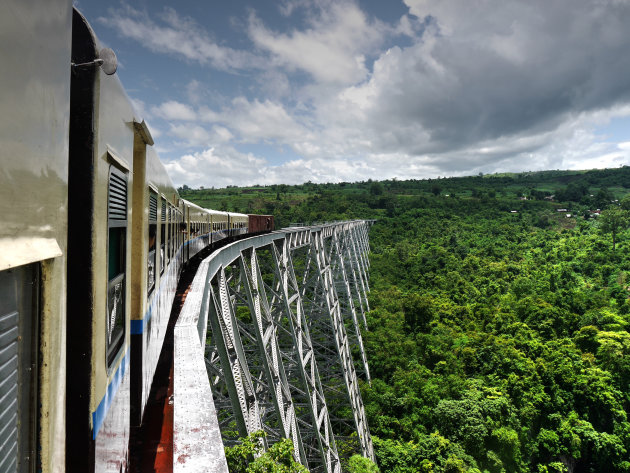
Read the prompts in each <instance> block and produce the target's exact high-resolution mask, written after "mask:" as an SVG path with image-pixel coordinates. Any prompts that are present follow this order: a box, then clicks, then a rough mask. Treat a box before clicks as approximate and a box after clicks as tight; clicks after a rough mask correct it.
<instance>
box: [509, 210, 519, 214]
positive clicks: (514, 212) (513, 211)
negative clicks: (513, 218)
mask: <svg viewBox="0 0 630 473" xmlns="http://www.w3.org/2000/svg"><path fill="white" fill-rule="evenodd" d="M510 213H511V214H517V213H518V211H516V210H510Z"/></svg>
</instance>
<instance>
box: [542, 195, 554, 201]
mask: <svg viewBox="0 0 630 473" xmlns="http://www.w3.org/2000/svg"><path fill="white" fill-rule="evenodd" d="M555 198H556V196H555V195H546V196H545V200H551V201H553V199H555Z"/></svg>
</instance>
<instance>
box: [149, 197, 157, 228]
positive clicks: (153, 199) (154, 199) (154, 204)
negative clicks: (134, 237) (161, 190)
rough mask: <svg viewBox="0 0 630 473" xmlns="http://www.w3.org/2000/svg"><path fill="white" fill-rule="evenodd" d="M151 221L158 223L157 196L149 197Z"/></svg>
mask: <svg viewBox="0 0 630 473" xmlns="http://www.w3.org/2000/svg"><path fill="white" fill-rule="evenodd" d="M149 220H151V221H153V222H155V221H157V196H156V195H154V194H150V195H149Z"/></svg>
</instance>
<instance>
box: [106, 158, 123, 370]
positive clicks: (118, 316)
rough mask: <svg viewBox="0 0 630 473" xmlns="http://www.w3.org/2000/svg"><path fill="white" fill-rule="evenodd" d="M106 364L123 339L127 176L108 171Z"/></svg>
mask: <svg viewBox="0 0 630 473" xmlns="http://www.w3.org/2000/svg"><path fill="white" fill-rule="evenodd" d="M107 201H108V202H107V207H108V212H107V216H108V218H107V221H108V229H109V234H108V253H107V261H108V263H107V268H108V269H107V281H108V283H107V322H106V324H107V343H106V346H107V365H108V366H110V365H111V364H112V363H113V361H114V360H115V359H116V355H117V354H118V352H119V350H120V348H121V347H122V345H123V342H124V339H125V317H126V314H125V296H126V294H125V293H126V291H125V286H126V282H125V272H126V271H125V270H126V266H127V255H126V248H127V243H126V238H127V176H126V175H125V174H124V173H123V172H122V171H120V170H118V169H117V168H115V167H111V168H110V174H109V190H108V197H107Z"/></svg>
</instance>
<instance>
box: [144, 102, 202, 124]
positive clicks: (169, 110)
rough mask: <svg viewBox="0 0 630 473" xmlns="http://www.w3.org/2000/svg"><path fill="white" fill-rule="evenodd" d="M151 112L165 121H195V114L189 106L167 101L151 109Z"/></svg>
mask: <svg viewBox="0 0 630 473" xmlns="http://www.w3.org/2000/svg"><path fill="white" fill-rule="evenodd" d="M151 112H152V113H153V114H154V115H156V116H158V117H161V118H164V119H166V120H195V119H197V114H196V113H195V111H194V110H193V109H192V107H190V106H189V105H186V104H183V103H181V102H177V101H175V100H169V101H167V102H164V103H162V104H161V105H159V106H156V107H153V108H152V109H151Z"/></svg>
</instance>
